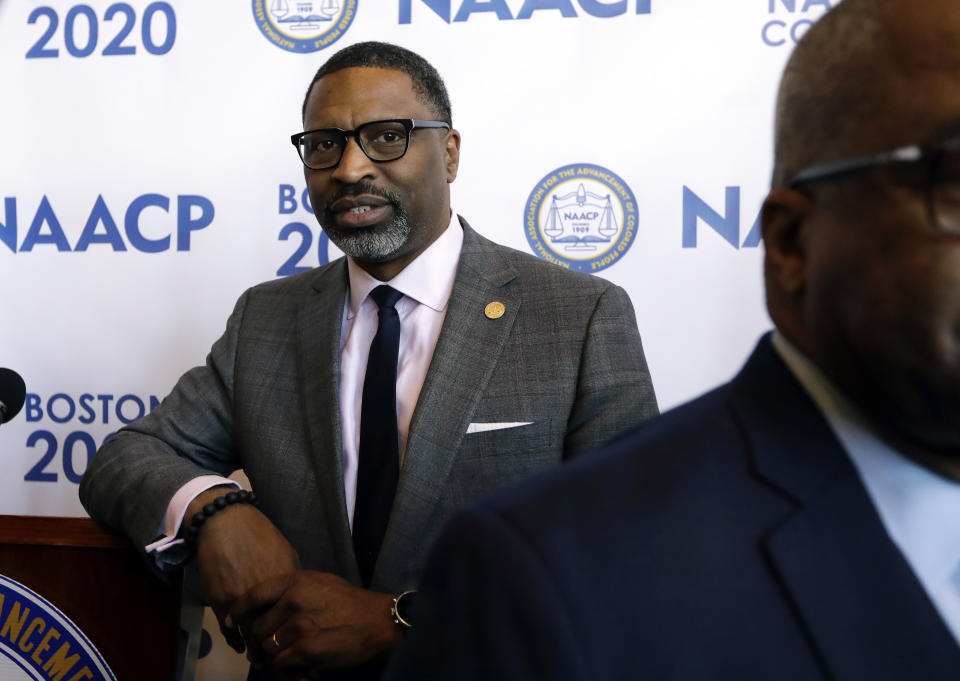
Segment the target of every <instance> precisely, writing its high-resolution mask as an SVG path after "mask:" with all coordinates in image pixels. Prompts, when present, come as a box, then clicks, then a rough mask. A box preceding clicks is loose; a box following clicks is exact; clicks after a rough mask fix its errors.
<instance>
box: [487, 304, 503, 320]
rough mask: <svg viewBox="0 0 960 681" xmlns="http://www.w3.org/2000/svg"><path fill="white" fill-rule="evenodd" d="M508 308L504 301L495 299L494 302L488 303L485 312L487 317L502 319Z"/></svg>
mask: <svg viewBox="0 0 960 681" xmlns="http://www.w3.org/2000/svg"><path fill="white" fill-rule="evenodd" d="M506 309H507V308H505V307H504V306H503V303H500V302H497V301H493V302H492V303H487V306H486V307H485V308H483V314H485V315H487V319H500V317H502V316H503V313H504V312H505V311H506Z"/></svg>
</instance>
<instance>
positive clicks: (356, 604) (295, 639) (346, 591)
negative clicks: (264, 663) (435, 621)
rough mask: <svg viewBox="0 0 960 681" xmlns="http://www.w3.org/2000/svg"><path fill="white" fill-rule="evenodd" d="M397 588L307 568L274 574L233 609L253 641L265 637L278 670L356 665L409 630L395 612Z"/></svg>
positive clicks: (383, 651)
mask: <svg viewBox="0 0 960 681" xmlns="http://www.w3.org/2000/svg"><path fill="white" fill-rule="evenodd" d="M392 605H393V596H392V595H391V594H382V593H377V592H374V591H368V590H366V589H361V588H360V587H356V586H353V585H352V584H350V583H349V582H347V581H346V580H345V579H342V578H340V577H338V576H336V575H332V574H329V573H326V572H313V571H307V570H303V571H300V572H297V573H295V574H288V575H282V576H278V577H275V578H272V579H268V580H266V581H264V582H262V583H260V584H258V585H256V586H255V587H253V588H252V589H250V590H249V591H248V592H247V593H245V594H244V595H243V596H241V597H240V598H239V599H237V600H236V602H235V603H234V605H233V607H232V608H231V609H230V612H229V618H230V619H231V620H232V621H233V622H238V623H240V624H241V627H242V628H243V630H244V634H245V635H246V637H247V641H248V642H251V645H253V643H252V642H253V641H259V645H260V647H261V649H262V654H263V656H264V659H271V658H272V662H271V664H272V667H273V669H275V670H278V671H281V672H283V671H291V670H301V671H303V670H311V671H315V670H319V669H327V668H335V667H352V666H356V665H359V664H361V663H363V662H366V661H368V660H372V659H374V658H378V657H382V656H384V655H386V654H387V653H389V652H390V651H391V650H393V648H395V647H396V646H397V645H399V643H400V641H401V640H402V639H403V632H402V631H401V630H400V627H398V626H397V625H396V623H395V622H394V621H393V618H392V617H391V616H390V608H391V606H392Z"/></svg>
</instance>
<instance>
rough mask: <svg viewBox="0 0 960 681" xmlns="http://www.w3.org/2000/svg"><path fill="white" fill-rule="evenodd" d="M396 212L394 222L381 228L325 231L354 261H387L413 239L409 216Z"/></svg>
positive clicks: (330, 228)
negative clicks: (411, 237)
mask: <svg viewBox="0 0 960 681" xmlns="http://www.w3.org/2000/svg"><path fill="white" fill-rule="evenodd" d="M395 211H396V212H395V213H394V216H393V219H392V220H391V221H390V222H388V223H387V224H386V225H382V226H379V227H375V228H363V229H340V228H339V227H324V228H323V231H324V232H326V234H327V236H328V237H329V238H330V241H332V242H333V244H334V245H335V246H336V247H337V248H339V249H340V250H341V251H343V252H344V253H345V254H346V255H349V256H350V257H351V258H353V259H354V260H369V261H373V262H386V261H388V260H390V259H391V258H392V257H393V256H394V255H395V254H396V253H397V252H398V251H399V250H400V249H401V248H403V246H404V244H406V243H407V240H408V239H409V238H410V231H411V230H410V223H409V222H408V221H407V215H406V213H404V212H403V211H401V210H399V209H397V208H396V207H395ZM331 222H332V221H331Z"/></svg>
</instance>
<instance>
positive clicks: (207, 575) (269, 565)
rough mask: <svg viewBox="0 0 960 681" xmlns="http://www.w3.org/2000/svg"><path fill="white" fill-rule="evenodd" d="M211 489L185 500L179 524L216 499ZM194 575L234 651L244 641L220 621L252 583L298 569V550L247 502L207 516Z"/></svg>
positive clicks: (215, 490) (217, 493) (233, 628)
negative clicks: (181, 520)
mask: <svg viewBox="0 0 960 681" xmlns="http://www.w3.org/2000/svg"><path fill="white" fill-rule="evenodd" d="M229 491H230V489H229V488H226V487H214V488H211V489H209V490H207V491H206V492H203V493H202V494H200V495H199V496H198V497H197V498H196V499H194V500H193V501H192V502H190V506H189V507H188V508H187V515H186V516H185V517H184V522H190V519H191V518H192V517H193V516H194V514H196V513H198V512H200V510H201V509H202V508H203V506H204V504H208V503H210V502H211V501H213V500H214V499H216V498H217V497H219V496H222V495H224V494H225V493H227V492H229ZM196 549H197V572H198V574H199V576H200V584H201V586H202V588H203V594H204V597H205V598H206V601H207V603H209V604H210V606H211V607H212V608H213V611H214V613H216V615H217V619H218V620H219V621H220V630H221V631H222V632H223V636H224V638H226V639H227V643H229V644H230V646H231V647H233V648H234V649H235V650H236V651H237V652H243V650H244V640H243V637H242V636H241V633H240V631H238V629H237V627H236V625H235V623H234V622H229V621H225V617H226V614H227V612H229V610H230V608H231V607H232V606H233V604H234V602H235V601H236V600H237V598H239V597H240V596H241V595H242V594H244V593H245V592H246V591H247V590H249V589H250V588H251V587H253V586H254V585H256V584H259V583H261V582H263V581H264V580H268V579H271V578H275V577H277V576H279V575H290V574H292V573H294V572H296V571H297V570H299V569H300V559H299V557H298V556H297V552H296V551H295V550H294V549H293V547H292V546H291V545H290V542H288V541H287V539H286V537H284V536H283V535H282V534H280V531H279V530H277V528H276V527H275V526H274V525H273V523H271V522H270V521H269V520H268V519H267V517H266V516H265V515H263V514H262V513H261V512H260V511H258V510H257V509H256V507H254V506H252V505H250V504H233V505H231V506H227V507H226V508H224V509H222V510H220V511H217V512H216V513H215V514H213V515H212V516H210V517H209V518H207V520H206V522H205V523H204V524H203V527H202V529H201V530H200V533H199V535H198V536H197V543H196Z"/></svg>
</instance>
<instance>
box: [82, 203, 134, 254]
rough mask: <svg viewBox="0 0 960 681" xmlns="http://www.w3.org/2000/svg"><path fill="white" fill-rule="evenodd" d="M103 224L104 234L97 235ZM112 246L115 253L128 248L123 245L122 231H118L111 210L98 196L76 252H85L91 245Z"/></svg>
mask: <svg viewBox="0 0 960 681" xmlns="http://www.w3.org/2000/svg"><path fill="white" fill-rule="evenodd" d="M100 223H103V228H104V230H105V233H104V234H97V233H96V231H97V225H98V224H100ZM94 243H96V244H110V245H111V246H113V250H115V251H125V250H127V246H126V244H125V243H123V237H122V236H120V230H119V229H117V223H116V222H114V220H113V216H112V215H110V210H109V209H108V208H107V204H106V203H105V202H104V200H103V196H102V195H99V196H97V202H96V203H95V204H93V210H91V211H90V217H89V218H87V224H85V225H84V226H83V231H82V232H81V233H80V240H79V241H77V246H76V248H75V249H74V250H76V251H85V250H87V247H88V246H89V245H90V244H94Z"/></svg>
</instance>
